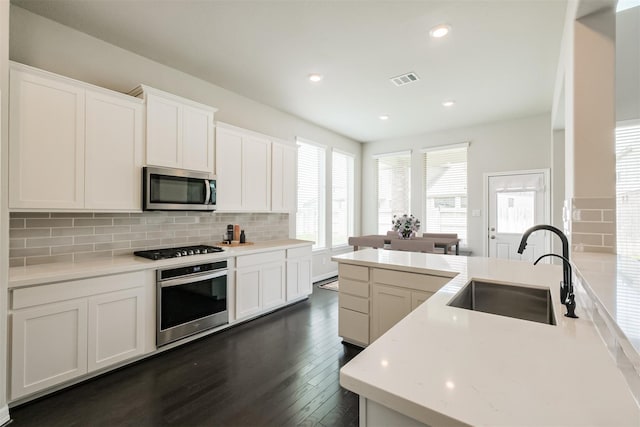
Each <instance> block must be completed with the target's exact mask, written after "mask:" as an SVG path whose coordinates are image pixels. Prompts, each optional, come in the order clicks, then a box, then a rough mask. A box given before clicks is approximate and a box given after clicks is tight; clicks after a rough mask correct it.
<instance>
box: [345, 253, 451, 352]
mask: <svg viewBox="0 0 640 427" xmlns="http://www.w3.org/2000/svg"><path fill="white" fill-rule="evenodd" d="M338 268H339V270H338V274H339V283H340V295H339V299H340V303H339V305H340V309H339V318H338V334H339V335H340V336H341V337H342V338H343V340H345V341H346V342H349V343H351V344H356V345H360V346H367V345H369V344H370V343H372V342H373V341H375V340H376V339H378V337H380V336H381V335H382V334H384V333H385V332H387V331H388V330H389V329H390V328H391V327H392V326H393V325H395V324H396V323H398V322H399V321H400V320H402V319H403V318H404V317H405V316H406V315H407V314H409V313H410V312H411V311H413V310H414V309H415V308H416V307H418V306H419V305H420V304H422V303H423V302H424V301H426V300H427V299H428V298H429V297H430V296H431V295H433V294H434V293H435V292H437V291H438V289H440V288H441V287H442V286H444V285H445V284H446V283H447V282H449V281H450V280H451V278H450V277H440V276H435V275H428V274H417V273H409V272H405V271H397V270H390V269H383V268H370V267H365V266H359V265H351V264H345V263H340V264H339V267H338Z"/></svg>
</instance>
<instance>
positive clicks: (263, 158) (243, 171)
mask: <svg viewBox="0 0 640 427" xmlns="http://www.w3.org/2000/svg"><path fill="white" fill-rule="evenodd" d="M216 176H217V186H218V193H217V196H218V203H217V205H218V210H221V211H236V212H237V211H252V212H269V211H271V141H270V140H269V139H268V138H267V137H264V136H262V135H260V134H257V133H255V132H251V131H248V130H244V129H241V128H236V127H235V126H231V125H227V124H221V123H218V125H217V126H216Z"/></svg>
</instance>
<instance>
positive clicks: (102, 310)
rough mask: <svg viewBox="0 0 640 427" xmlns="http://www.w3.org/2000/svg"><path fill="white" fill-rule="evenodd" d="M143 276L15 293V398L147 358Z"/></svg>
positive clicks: (121, 276) (98, 279) (12, 392)
mask: <svg viewBox="0 0 640 427" xmlns="http://www.w3.org/2000/svg"><path fill="white" fill-rule="evenodd" d="M145 273H146V272H135V273H125V274H116V275H112V276H102V277H96V278H91V279H82V280H74V281H70V282H61V283H55V284H50V285H42V286H34V287H27V288H17V289H14V290H12V291H11V292H12V299H11V300H12V310H11V312H10V315H11V350H10V353H11V369H10V372H11V390H10V396H11V399H12V400H15V399H18V398H21V397H23V396H27V395H29V394H32V393H35V392H37V391H41V390H44V389H47V388H49V387H52V386H55V385H57V384H60V383H63V382H65V381H69V380H72V379H74V378H76V377H81V376H83V375H85V374H87V373H89V372H93V371H96V370H99V369H102V368H105V367H108V366H110V365H113V364H116V363H119V362H122V361H125V360H127V359H130V358H133V357H135V356H139V355H141V354H143V353H144V352H145V334H146V328H147V326H146V325H147V322H146V314H145V313H146V312H147V309H146V297H145V295H146V292H147V291H148V290H147V289H146V288H147V287H150V286H153V283H152V282H151V280H153V279H152V278H151V276H148V275H146V274H145ZM148 279H150V280H148ZM147 282H148V283H147ZM72 298H73V299H72Z"/></svg>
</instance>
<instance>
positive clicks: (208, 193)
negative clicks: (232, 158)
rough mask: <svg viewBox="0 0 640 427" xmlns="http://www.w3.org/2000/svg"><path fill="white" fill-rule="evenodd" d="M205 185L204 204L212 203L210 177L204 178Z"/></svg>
mask: <svg viewBox="0 0 640 427" xmlns="http://www.w3.org/2000/svg"><path fill="white" fill-rule="evenodd" d="M204 186H205V187H206V194H205V196H204V204H205V205H211V204H212V203H211V183H210V182H209V180H208V179H205V180H204Z"/></svg>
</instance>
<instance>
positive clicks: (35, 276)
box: [8, 239, 313, 290]
mask: <svg viewBox="0 0 640 427" xmlns="http://www.w3.org/2000/svg"><path fill="white" fill-rule="evenodd" d="M312 243H313V242H310V241H306V240H297V239H288V240H273V241H265V242H256V243H255V244H254V245H250V246H244V247H231V248H225V251H224V252H218V253H213V254H205V255H193V256H190V257H188V258H171V259H166V260H158V261H153V260H148V259H145V258H140V257H137V256H135V255H133V254H132V255H122V256H118V257H112V258H104V259H95V260H90V261H81V262H72V263H51V264H37V265H32V266H25V267H11V268H9V283H8V290H12V289H18V288H23V287H29V286H42V285H46V284H52V283H58V282H63V281H70V280H81V279H89V278H92V277H100V276H109V275H114V274H124V273H131V272H135V271H142V270H156V269H159V268H167V267H173V266H179V265H189V264H194V263H199V262H212V261H216V260H223V259H227V258H231V257H237V256H243V255H251V254H256V253H261V252H269V251H272V250H279V249H282V250H286V249H292V248H296V247H304V246H310V245H312Z"/></svg>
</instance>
